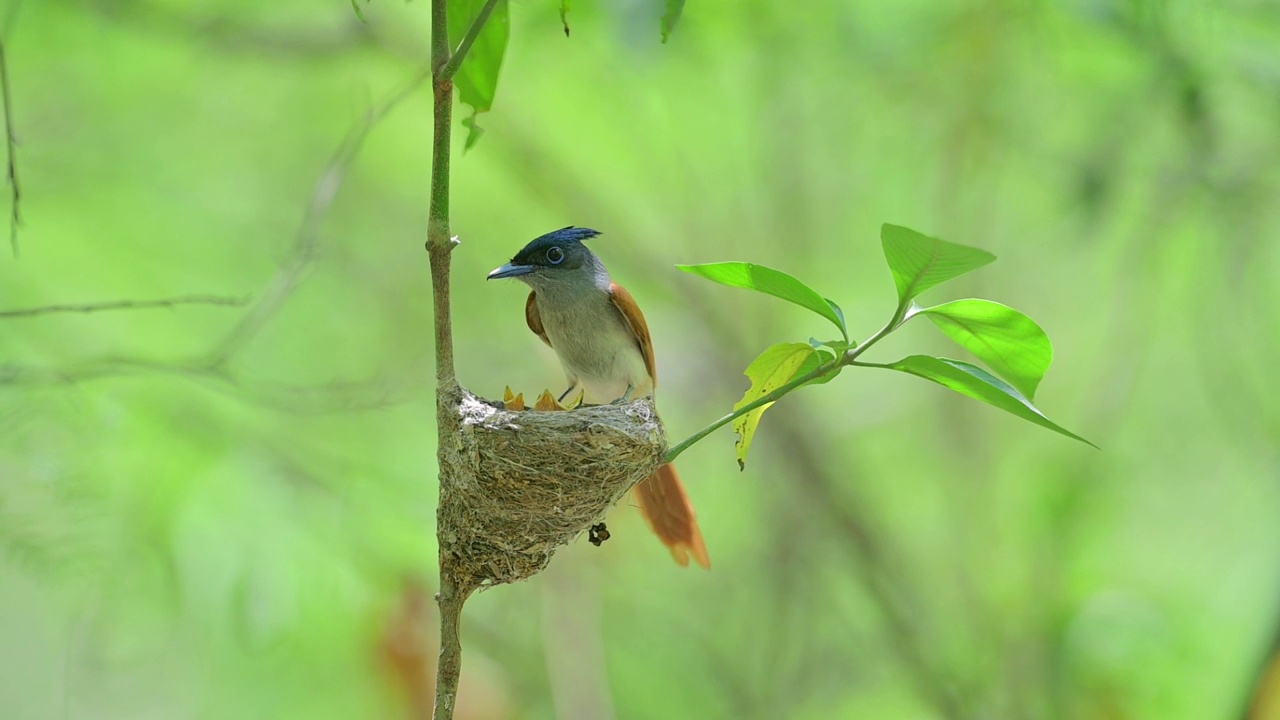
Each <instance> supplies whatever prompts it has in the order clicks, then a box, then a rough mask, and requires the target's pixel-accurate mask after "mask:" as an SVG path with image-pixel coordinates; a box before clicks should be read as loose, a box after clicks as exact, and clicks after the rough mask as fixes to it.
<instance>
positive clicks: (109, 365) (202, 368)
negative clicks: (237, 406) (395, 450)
mask: <svg viewBox="0 0 1280 720" xmlns="http://www.w3.org/2000/svg"><path fill="white" fill-rule="evenodd" d="M137 375H169V376H172V377H177V378H181V379H184V380H188V381H190V382H192V383H195V384H197V385H201V386H204V387H206V388H209V389H211V390H214V391H216V392H220V393H222V394H224V395H227V396H229V397H235V398H237V399H240V400H244V401H247V402H250V403H253V404H255V405H259V406H262V407H267V408H271V409H273V410H280V411H282V412H289V413H294V414H300V415H314V414H324V413H330V412H352V411H363V410H376V409H379V408H384V407H388V406H391V405H395V404H398V403H400V402H402V401H403V399H404V398H403V397H401V396H400V395H399V394H398V393H397V392H396V391H394V389H393V388H390V387H388V386H387V384H386V383H385V382H382V381H380V380H376V379H375V380H369V381H361V382H345V383H331V384H327V385H292V384H288V383H275V382H267V381H260V380H252V379H248V378H244V377H242V376H240V375H237V374H235V373H232V372H230V371H228V370H227V369H225V368H211V367H209V366H208V365H205V364H203V363H200V362H195V361H182V360H177V361H174V360H146V359H142V358H126V357H107V358H98V359H95V360H92V361H89V362H86V363H81V364H79V365H74V366H72V367H68V368H47V367H24V366H21V365H0V386H4V385H25V386H53V385H74V384H77V383H82V382H91V381H94V380H104V379H107V378H120V377H133V376H137Z"/></svg>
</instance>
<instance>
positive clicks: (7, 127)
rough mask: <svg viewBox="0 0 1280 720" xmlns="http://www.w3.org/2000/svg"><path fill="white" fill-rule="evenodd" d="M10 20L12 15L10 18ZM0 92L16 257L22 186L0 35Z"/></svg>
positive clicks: (11, 236) (11, 245) (6, 62)
mask: <svg viewBox="0 0 1280 720" xmlns="http://www.w3.org/2000/svg"><path fill="white" fill-rule="evenodd" d="M10 19H12V15H11V16H10ZM0 91H2V93H3V95H4V137H5V143H6V145H7V147H8V159H9V196H10V201H11V210H10V211H9V248H10V250H11V251H12V252H13V256H14V257H15V258H16V257H18V226H19V225H21V224H22V205H21V199H22V186H21V185H20V184H19V183H18V161H17V157H16V155H15V153H16V149H17V146H18V140H17V138H16V137H15V136H14V132H13V96H12V94H11V93H10V92H9V60H8V54H7V52H6V50H5V39H4V36H3V35H0Z"/></svg>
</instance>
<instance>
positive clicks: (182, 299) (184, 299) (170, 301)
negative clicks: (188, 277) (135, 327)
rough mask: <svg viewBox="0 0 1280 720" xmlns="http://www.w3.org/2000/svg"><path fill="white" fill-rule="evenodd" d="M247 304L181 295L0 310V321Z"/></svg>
mask: <svg viewBox="0 0 1280 720" xmlns="http://www.w3.org/2000/svg"><path fill="white" fill-rule="evenodd" d="M248 302H249V298H247V297H238V298H237V297H227V296H225V295H181V296H178V297H171V298H161V299H159V300H113V301H108V302H98V303H85V304H83V305H43V306H41V307H34V308H23V309H22V310H0V319H3V318H29V317H38V316H40V315H49V314H52V313H95V312H102V311H104V310H147V309H152V308H170V309H172V308H175V307H177V306H178V305H219V306H223V307H237V306H241V305H245V304H247V303H248Z"/></svg>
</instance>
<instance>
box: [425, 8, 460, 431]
mask: <svg viewBox="0 0 1280 720" xmlns="http://www.w3.org/2000/svg"><path fill="white" fill-rule="evenodd" d="M447 5H448V3H447V0H431V73H432V78H431V80H432V82H431V88H432V93H433V97H434V112H433V116H434V120H435V122H434V124H433V128H432V133H433V139H432V144H431V204H430V208H429V210H428V214H427V254H428V257H429V258H430V262H431V297H432V303H433V307H434V318H435V346H436V390H437V394H436V410H437V413H439V412H442V411H444V410H445V409H446V408H444V407H443V403H444V401H445V399H446V396H447V395H452V393H451V392H445V390H451V389H452V388H453V387H454V386H455V385H456V384H457V378H456V377H455V376H454V372H453V324H452V319H451V315H450V309H449V254H450V252H452V250H453V246H454V244H455V243H454V241H453V240H452V239H451V238H450V237H449V140H450V136H449V132H450V130H451V129H452V125H453V79H452V75H451V74H450V73H449V72H448V68H447V67H446V66H447V65H448V64H449V55H450V54H449V17H448V9H447ZM445 427H447V425H445V424H441V425H440V430H441V431H442V432H443V431H444V429H445Z"/></svg>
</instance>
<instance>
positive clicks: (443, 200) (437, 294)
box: [427, 0, 473, 720]
mask: <svg viewBox="0 0 1280 720" xmlns="http://www.w3.org/2000/svg"><path fill="white" fill-rule="evenodd" d="M468 34H470V33H468ZM449 57H450V52H449V15H448V2H447V0H431V74H432V78H431V87H432V94H433V98H434V105H433V125H432V134H433V137H432V145H431V199H430V204H429V208H428V214H427V257H428V259H429V261H430V264H431V299H432V308H433V313H432V316H433V318H434V321H435V349H436V431H437V432H438V433H439V443H438V445H437V447H438V450H437V459H438V461H439V468H440V476H439V477H440V498H441V502H440V506H441V507H443V506H444V496H445V494H446V493H447V492H448V484H449V482H451V479H450V472H449V470H448V469H447V468H449V467H450V464H449V462H448V458H447V457H446V456H447V455H448V454H449V453H450V452H451V449H452V446H453V443H452V442H450V440H451V437H450V435H451V433H452V429H453V428H454V427H455V426H456V425H457V422H458V421H457V418H456V414H455V413H454V410H453V405H454V402H455V401H456V398H457V397H458V379H457V376H456V375H455V374H454V368H453V321H452V317H451V314H450V307H449V260H450V254H451V253H452V251H453V247H454V245H455V242H454V240H453V239H452V238H451V237H450V235H449V149H450V142H449V141H450V135H449V133H450V130H451V129H452V125H453V80H452V76H451V74H450V73H449V72H448V64H449ZM436 527H437V529H436V536H437V542H438V545H439V562H440V591H439V593H438V594H437V595H436V602H437V603H438V604H439V606H440V659H439V663H438V664H437V666H436V702H435V712H434V717H435V718H436V720H453V710H454V705H455V703H456V702H457V699H458V678H459V676H460V675H461V673H462V640H461V637H460V634H459V633H460V625H461V623H462V606H463V604H465V603H466V601H467V597H468V596H469V595H470V594H471V592H472V590H473V588H467V587H460V586H459V584H458V583H457V582H456V580H455V577H454V574H453V572H452V563H451V560H450V557H451V556H450V553H449V545H448V543H447V541H446V538H444V537H442V535H443V533H442V531H441V530H440V523H439V517H438V515H437V523H436Z"/></svg>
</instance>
